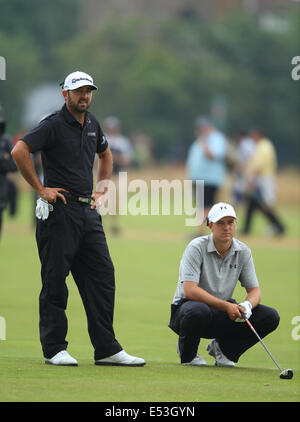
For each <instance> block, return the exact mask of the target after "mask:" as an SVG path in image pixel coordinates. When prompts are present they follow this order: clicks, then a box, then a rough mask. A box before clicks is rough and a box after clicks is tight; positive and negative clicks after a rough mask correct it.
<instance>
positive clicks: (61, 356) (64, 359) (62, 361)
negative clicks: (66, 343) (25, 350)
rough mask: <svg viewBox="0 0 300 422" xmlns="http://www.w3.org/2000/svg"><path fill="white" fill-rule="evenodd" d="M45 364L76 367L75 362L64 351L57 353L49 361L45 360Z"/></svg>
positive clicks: (76, 363)
mask: <svg viewBox="0 0 300 422" xmlns="http://www.w3.org/2000/svg"><path fill="white" fill-rule="evenodd" d="M45 363H47V364H49V365H57V366H78V362H77V360H76V359H74V358H72V356H70V355H69V353H68V352H67V351H66V350H62V351H61V352H58V353H57V354H56V355H54V356H53V357H52V358H51V359H46V360H45Z"/></svg>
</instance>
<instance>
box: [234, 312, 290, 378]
mask: <svg viewBox="0 0 300 422" xmlns="http://www.w3.org/2000/svg"><path fill="white" fill-rule="evenodd" d="M240 314H241V315H242V317H243V318H244V320H245V321H246V323H247V324H248V326H249V327H250V328H251V330H252V331H253V333H254V334H255V335H256V337H257V338H258V340H259V341H260V343H261V344H262V345H263V347H264V349H265V350H266V351H267V352H268V355H269V356H270V358H271V359H272V360H273V362H274V363H275V365H276V366H277V368H278V369H279V370H280V375H279V377H280V378H281V379H284V380H290V379H292V378H293V375H294V373H293V370H292V369H284V370H282V369H281V368H280V366H279V365H278V363H277V362H276V360H275V358H274V357H273V356H272V353H271V352H270V351H269V350H268V348H267V346H266V345H265V343H264V342H263V341H262V339H261V338H260V337H259V335H258V333H257V332H256V330H255V329H254V327H253V325H252V324H251V322H250V321H249V320H248V319H247V318H246V315H245V314H244V312H241V311H240Z"/></svg>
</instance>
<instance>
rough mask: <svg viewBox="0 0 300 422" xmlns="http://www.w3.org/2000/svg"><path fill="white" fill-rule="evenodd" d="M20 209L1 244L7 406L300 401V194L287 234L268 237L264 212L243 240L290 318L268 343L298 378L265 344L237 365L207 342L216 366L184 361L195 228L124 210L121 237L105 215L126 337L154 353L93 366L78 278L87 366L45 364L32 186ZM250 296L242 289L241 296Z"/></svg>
mask: <svg viewBox="0 0 300 422" xmlns="http://www.w3.org/2000/svg"><path fill="white" fill-rule="evenodd" d="M19 205H20V209H19V213H18V215H17V216H16V217H15V218H13V219H12V218H10V217H9V216H8V215H7V214H6V215H5V217H4V230H3V236H2V239H1V241H0V263H1V285H0V316H2V317H4V318H5V322H6V340H0V401H1V402H116V403H117V402H253V401H254V402H299V401H300V362H299V360H300V358H299V356H300V354H299V345H300V341H299V340H295V339H293V338H292V330H293V329H295V326H294V325H292V319H293V317H295V316H297V315H300V309H299V294H300V288H299V274H300V268H299V233H300V229H299V219H298V217H299V202H298V201H297V200H296V201H295V203H293V204H291V203H286V204H285V205H283V206H282V208H280V214H281V216H282V217H283V219H284V222H285V224H286V225H287V230H288V231H287V235H286V236H285V237H284V238H282V239H274V238H268V237H266V236H264V234H263V232H264V230H265V228H264V221H263V219H262V218H261V217H260V216H257V218H256V220H255V227H254V232H253V235H252V236H249V237H248V238H247V239H242V238H241V240H244V241H246V243H247V244H248V245H249V246H250V247H251V248H252V252H253V256H254V260H255V264H256V271H257V275H258V278H259V280H260V284H261V290H262V303H264V304H266V305H270V306H274V307H275V308H277V309H278V311H279V314H280V316H281V321H280V325H279V327H278V329H277V330H276V331H275V332H274V333H273V334H271V335H270V336H268V337H266V338H265V343H266V345H267V346H268V348H269V349H270V350H271V352H272V354H273V355H274V357H275V358H276V360H277V361H278V362H279V364H280V366H281V367H282V368H283V369H286V368H293V369H294V378H293V379H292V380H281V379H279V370H278V369H277V368H276V366H275V365H274V363H273V362H272V360H271V359H270V357H269V356H268V355H267V353H266V351H265V350H264V349H263V347H262V346H261V345H260V344H257V345H256V346H254V347H253V348H252V349H251V350H249V351H248V352H247V353H245V354H244V355H243V356H242V357H241V359H240V361H239V363H238V364H237V365H236V367H235V368H217V367H214V366H213V363H214V361H213V359H212V358H211V357H210V356H208V354H207V352H206V351H205V347H206V344H207V343H208V340H203V341H201V343H200V347H199V353H200V354H201V355H202V356H203V357H204V358H205V359H206V360H207V362H208V364H209V365H208V366H207V367H204V368H196V367H184V366H181V365H180V364H179V360H178V356H177V353H176V344H177V338H176V336H175V334H174V333H173V332H172V331H171V330H170V329H169V328H168V326H167V325H168V321H169V310H170V303H171V301H172V298H173V294H174V291H175V288H176V283H177V276H178V267H179V262H180V259H181V255H182V253H183V250H184V248H185V246H186V244H187V243H188V241H189V239H188V237H189V236H191V234H192V233H193V229H192V228H187V227H185V226H184V217H182V216H169V217H164V216H162V217H150V216H135V217H133V216H124V217H122V220H121V225H122V228H123V231H122V234H121V235H120V236H118V237H116V236H112V235H111V234H110V232H109V220H108V219H107V218H105V219H104V225H105V226H106V228H107V238H108V244H109V247H110V252H111V256H112V259H113V262H114V265H115V269H116V307H115V324H114V327H115V332H116V336H117V339H118V340H119V342H120V343H121V344H122V346H123V347H124V349H125V350H126V351H127V352H128V353H131V354H134V355H137V356H142V357H144V358H145V359H146V361H147V364H146V366H145V367H142V368H118V367H99V366H95V365H94V364H93V349H92V346H91V344H90V340H89V337H88V333H87V326H86V317H85V313H84V309H83V305H82V303H81V300H80V297H79V294H78V291H77V288H76V286H75V283H74V282H73V280H72V277H71V276H70V277H69V278H68V280H67V284H68V288H69V302H68V309H67V316H68V320H69V331H68V336H67V340H68V341H69V347H68V351H69V352H70V354H71V355H73V356H74V357H76V358H77V359H78V362H79V366H78V367H71V368H66V367H53V366H50V365H45V364H44V363H43V357H42V353H41V347H40V343H39V333H38V318H39V316H38V295H39V291H40V286H41V281H40V264H39V260H38V255H37V249H36V245H35V239H34V231H33V230H32V228H31V226H30V223H31V208H30V207H31V197H30V195H29V193H28V192H26V191H25V192H23V193H22V195H21V198H20V204H19ZM240 217H241V220H242V218H243V211H242V210H241V211H240ZM243 297H244V292H243V291H242V289H240V288H239V287H237V289H236V294H235V298H236V299H237V300H239V299H243ZM297 333H298V335H299V328H298V331H297Z"/></svg>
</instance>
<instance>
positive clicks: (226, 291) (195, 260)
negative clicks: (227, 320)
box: [172, 234, 258, 305]
mask: <svg viewBox="0 0 300 422" xmlns="http://www.w3.org/2000/svg"><path fill="white" fill-rule="evenodd" d="M184 281H194V282H195V283H198V286H199V287H201V288H202V289H204V290H205V291H207V292H208V293H210V294H212V295H213V296H215V297H218V298H219V299H223V300H228V299H230V298H231V297H232V294H233V291H234V289H235V286H236V284H237V282H238V281H240V283H241V285H242V286H243V287H245V288H246V289H248V288H252V287H257V286H258V280H257V277H256V273H255V268H254V263H253V258H252V254H251V250H250V249H249V248H248V246H247V245H245V244H244V243H242V242H240V241H239V240H238V239H235V238H233V239H232V245H231V248H230V249H229V251H228V253H227V255H226V257H225V258H224V259H223V258H222V257H221V255H220V254H219V252H218V251H217V250H216V248H215V244H214V241H213V237H212V234H210V235H209V236H201V237H197V238H196V239H193V240H192V241H191V242H190V243H189V244H188V246H187V247H186V249H185V251H184V253H183V256H182V259H181V262H180V268H179V278H178V283H177V289H176V292H175V295H174V298H173V302H172V303H173V304H175V305H176V304H177V303H178V302H179V300H180V299H184V297H185V296H184V290H183V282H184Z"/></svg>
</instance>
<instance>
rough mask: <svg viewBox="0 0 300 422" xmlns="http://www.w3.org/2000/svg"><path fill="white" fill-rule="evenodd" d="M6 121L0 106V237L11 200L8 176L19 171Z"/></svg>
mask: <svg viewBox="0 0 300 422" xmlns="http://www.w3.org/2000/svg"><path fill="white" fill-rule="evenodd" d="M5 129H6V121H5V120H4V117H3V111H2V107H1V106H0V236H1V231H2V213H3V210H4V209H5V208H6V206H7V203H8V200H9V180H8V178H7V174H8V173H9V172H15V171H17V167H16V165H15V163H14V160H13V159H12V156H11V150H12V142H11V138H10V137H9V136H8V135H6V134H5Z"/></svg>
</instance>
